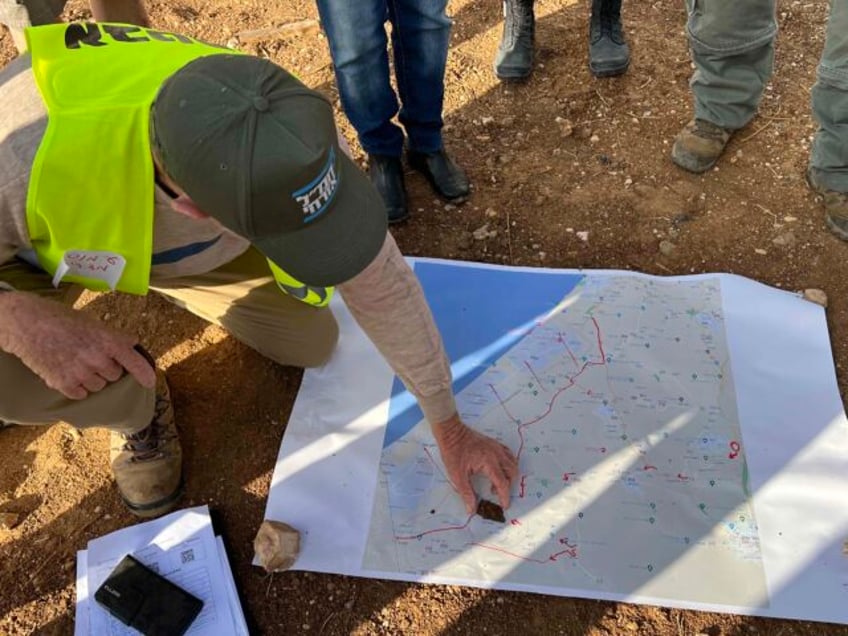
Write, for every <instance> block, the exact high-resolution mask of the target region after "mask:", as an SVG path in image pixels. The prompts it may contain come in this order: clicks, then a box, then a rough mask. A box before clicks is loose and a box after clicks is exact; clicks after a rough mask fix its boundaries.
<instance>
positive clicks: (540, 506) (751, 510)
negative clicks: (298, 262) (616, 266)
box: [266, 259, 848, 623]
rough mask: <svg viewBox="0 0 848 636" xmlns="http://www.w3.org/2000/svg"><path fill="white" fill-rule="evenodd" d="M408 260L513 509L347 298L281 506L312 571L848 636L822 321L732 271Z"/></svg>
mask: <svg viewBox="0 0 848 636" xmlns="http://www.w3.org/2000/svg"><path fill="white" fill-rule="evenodd" d="M412 265H413V269H414V271H415V274H416V276H417V277H418V280H419V281H420V283H421V286H422V289H423V290H424V294H425V296H426V297H427V300H428V304H429V306H430V308H431V310H432V313H433V316H434V318H435V321H436V323H437V326H438V328H439V332H440V333H441V335H442V339H443V341H444V344H445V350H446V352H447V355H448V358H449V359H450V362H451V370H452V373H453V385H452V388H453V392H454V394H455V395H456V396H457V405H458V409H459V411H460V414H461V416H462V418H463V419H464V420H465V421H466V422H467V423H468V424H469V425H470V426H472V427H474V428H475V429H477V430H479V431H482V432H484V433H486V434H488V435H490V436H492V437H495V438H497V439H498V440H500V441H501V442H502V443H504V444H505V445H507V446H508V447H509V448H510V449H512V451H513V452H514V453H515V454H516V455H518V456H519V460H520V462H519V471H520V474H519V477H518V479H517V480H516V481H515V483H514V484H513V488H512V491H511V506H510V507H509V509H508V510H506V511H505V521H504V522H503V523H498V522H496V521H490V520H486V519H484V518H482V517H480V516H477V515H473V516H469V515H468V514H467V513H466V512H465V509H464V506H463V504H462V502H461V500H460V498H459V497H458V496H457V494H456V493H455V492H454V490H453V487H452V485H451V484H450V483H449V481H448V480H447V478H446V477H445V470H444V467H443V464H442V460H441V456H440V454H439V451H438V448H437V446H436V444H435V442H434V439H433V437H432V435H431V433H430V430H429V426H428V425H427V424H426V423H425V422H424V421H423V416H422V413H421V410H420V408H419V407H418V405H417V404H416V402H415V400H414V398H413V397H412V396H411V395H410V394H409V392H408V391H407V390H406V388H405V387H404V386H403V384H402V383H401V382H400V380H399V379H398V378H397V377H396V376H395V374H394V373H393V371H392V369H391V368H390V367H389V365H388V364H387V362H386V361H385V359H383V358H382V356H381V355H380V354H379V353H378V351H377V350H376V348H375V347H374V345H373V344H372V343H371V342H370V341H369V340H368V338H367V337H366V335H365V334H364V333H363V332H362V330H361V329H360V328H359V327H358V326H357V325H356V323H355V321H354V320H353V318H352V316H351V315H350V313H349V312H348V311H347V309H346V307H345V306H344V304H343V303H341V302H340V301H339V300H338V299H337V300H335V301H334V304H333V312H334V313H335V315H336V317H337V319H338V321H339V331H340V340H339V346H338V349H337V351H336V353H335V354H334V355H333V358H332V359H331V360H330V362H329V363H328V364H327V365H326V366H324V367H322V368H320V369H310V370H308V371H307V372H306V373H305V374H304V377H303V383H302V385H301V389H300V391H299V393H298V398H297V400H296V402H295V405H294V409H293V411H292V414H291V418H290V420H289V423H288V426H287V429H286V432H285V436H284V439H283V444H282V447H281V449H280V455H279V459H278V463H277V467H276V469H275V471H274V476H273V478H272V481H271V491H270V494H269V499H268V508H267V510H266V516H267V518H269V519H277V520H279V521H284V522H286V523H289V524H291V525H293V526H294V527H296V528H298V529H300V530H301V532H302V551H301V555H300V556H299V558H298V560H297V562H296V564H295V567H297V568H300V569H306V570H315V571H320V572H336V573H340V574H347V575H354V576H368V577H377V578H385V579H400V580H410V581H426V582H434V583H448V584H461V585H474V586H480V587H488V588H496V589H508V590H523V591H530V592H542V593H546V594H556V595H563V596H578V597H586V598H595V599H611V600H622V601H629V602H636V603H651V604H657V605H665V606H670V607H681V608H694V609H706V610H713V611H730V612H738V613H744V614H756V615H762V616H773V617H787V618H799V619H808V620H822V621H831V622H839V623H848V558H846V556H845V555H843V549H844V548H843V545H844V543H845V541H846V540H847V539H848V419H846V416H845V412H844V409H843V405H842V400H841V397H840V395H839V390H838V386H837V383H836V378H835V375H834V369H833V359H832V354H831V350H830V342H829V338H828V332H827V324H826V321H825V316H824V311H823V310H822V308H821V307H819V306H817V305H814V304H812V303H810V302H807V301H805V300H803V299H802V298H800V297H799V295H797V294H794V293H789V292H786V291H783V290H778V289H773V288H769V287H766V286H764V285H761V284H759V283H756V282H754V281H751V280H747V279H744V278H741V277H738V276H729V275H726V274H714V275H697V276H683V277H655V276H646V275H643V274H637V273H634V272H621V271H575V270H551V269H534V268H512V267H498V266H491V265H480V264H473V263H457V262H450V261H431V260H427V259H414V260H413V261H412ZM475 489H476V491H477V492H478V493H479V494H481V495H482V496H484V497H486V498H488V499H490V500H492V501H495V500H496V497H495V496H494V495H492V494H490V489H489V484H488V483H487V482H486V480H485V479H482V478H478V479H477V481H476V482H475Z"/></svg>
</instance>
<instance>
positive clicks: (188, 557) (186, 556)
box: [180, 550, 194, 565]
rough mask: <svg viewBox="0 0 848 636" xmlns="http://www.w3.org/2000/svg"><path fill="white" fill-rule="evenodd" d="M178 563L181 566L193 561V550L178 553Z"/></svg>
mask: <svg viewBox="0 0 848 636" xmlns="http://www.w3.org/2000/svg"><path fill="white" fill-rule="evenodd" d="M180 561H181V562H182V564H183V565H185V564H186V563H191V562H192V561H194V550H183V551H182V552H180Z"/></svg>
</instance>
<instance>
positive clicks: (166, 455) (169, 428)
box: [110, 371, 182, 517]
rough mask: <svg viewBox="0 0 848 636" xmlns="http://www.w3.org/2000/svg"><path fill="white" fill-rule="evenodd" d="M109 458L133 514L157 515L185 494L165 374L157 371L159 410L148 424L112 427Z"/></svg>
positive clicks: (157, 408)
mask: <svg viewBox="0 0 848 636" xmlns="http://www.w3.org/2000/svg"><path fill="white" fill-rule="evenodd" d="M110 446H111V448H110V460H111V463H112V473H113V474H114V475H115V483H116V484H117V486H118V491H119V492H120V493H121V499H123V500H124V503H125V504H126V505H127V507H128V508H129V509H130V512H132V513H133V514H134V515H137V516H139V517H158V516H159V515H161V514H164V513H165V512H168V510H170V509H171V508H172V507H173V506H174V504H175V503H176V502H177V499H179V497H180V495H181V494H182V448H181V447H180V439H179V436H178V434H177V426H176V423H175V422H174V408H173V406H172V404H171V393H170V391H169V390H168V383H167V382H166V381H165V374H164V373H163V372H161V371H157V372H156V410H155V412H154V415H153V420H152V421H151V422H150V425H149V426H148V427H147V428H144V429H142V430H140V431H139V432H137V433H134V434H132V435H124V434H121V433H118V432H116V431H112V433H111V435H110Z"/></svg>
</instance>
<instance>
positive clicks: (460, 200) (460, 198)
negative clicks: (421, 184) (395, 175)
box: [409, 161, 471, 203]
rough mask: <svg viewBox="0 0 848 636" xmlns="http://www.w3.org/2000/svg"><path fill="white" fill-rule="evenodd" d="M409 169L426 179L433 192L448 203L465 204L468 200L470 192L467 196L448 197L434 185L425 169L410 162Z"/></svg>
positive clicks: (434, 181)
mask: <svg viewBox="0 0 848 636" xmlns="http://www.w3.org/2000/svg"><path fill="white" fill-rule="evenodd" d="M409 167H410V168H412V169H413V170H415V171H416V172H418V173H420V174H421V175H422V176H423V177H424V178H425V179H427V183H429V184H430V187H431V188H432V189H433V192H435V193H436V194H438V195H439V196H440V197H442V198H443V199H444V200H445V201H449V202H451V203H465V202H466V201H467V200H468V197H470V196H471V193H470V192H469V193H468V194H460V195H458V196H455V197H452V196H449V195H447V194H445V193H444V192H442V191H441V190H439V187H438V186H437V185H436V180H435V179H433V177H432V176H430V171H429V170H427V168H426V167H419V166H416V165H415V164H414V163H412V161H410V162H409Z"/></svg>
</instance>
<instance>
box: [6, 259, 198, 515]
mask: <svg viewBox="0 0 848 636" xmlns="http://www.w3.org/2000/svg"><path fill="white" fill-rule="evenodd" d="M0 277H2V280H3V281H4V282H7V283H9V284H10V285H12V286H13V287H14V288H15V289H17V290H19V291H26V292H32V293H35V294H38V295H39V296H43V297H47V298H51V299H52V300H55V301H56V302H62V303H65V304H68V305H70V304H72V303H73V302H74V300H75V299H76V298H77V297H78V296H79V294H80V292H81V291H82V290H81V288H80V287H77V286H71V285H61V286H60V287H59V288H58V289H54V288H53V286H52V281H51V278H50V277H49V276H48V275H47V274H45V273H44V272H42V271H40V270H36V269H34V268H32V267H30V266H29V265H27V264H25V263H22V262H12V263H8V264H6V265H2V266H0ZM151 364H153V361H151ZM0 420H2V421H3V422H7V423H14V424H25V425H49V424H54V423H56V422H59V421H62V422H67V423H68V424H71V425H73V426H76V427H78V428H89V427H102V428H108V429H109V430H110V431H111V439H110V445H111V453H110V461H111V465H112V472H113V473H114V476H115V481H116V483H117V486H118V490H119V492H120V493H121V497H122V498H123V500H124V502H125V503H126V504H127V506H128V507H129V508H130V510H131V511H132V512H133V513H134V514H136V515H139V516H144V517H149V516H156V515H158V514H162V513H163V512H166V511H167V510H169V509H170V508H171V507H172V506H173V505H174V503H175V502H176V500H177V498H178V497H179V495H180V492H181V487H180V486H181V475H182V452H181V449H180V443H179V439H178V438H177V431H176V426H175V424H174V418H173V409H172V408H171V404H170V395H169V393H168V387H167V384H166V383H165V380H164V376H163V375H161V374H160V377H159V381H158V382H157V387H156V389H155V390H153V389H146V388H144V387H143V386H141V385H140V384H139V383H138V382H137V381H136V380H135V379H134V378H133V377H132V376H130V375H124V376H123V377H122V378H121V379H119V380H117V381H116V382H110V383H109V384H107V385H106V387H105V388H103V389H102V390H100V391H97V392H96V393H92V394H90V395H89V396H88V397H86V398H85V399H82V400H71V399H69V398H67V397H65V396H64V395H63V394H62V393H60V392H59V391H56V390H54V389H51V388H50V387H48V386H47V385H46V384H45V383H44V381H43V380H42V379H41V378H40V377H38V376H37V375H36V374H35V373H33V372H32V371H31V370H30V369H29V368H28V367H27V366H26V365H24V364H23V363H22V362H21V361H20V360H19V359H18V358H17V357H15V356H13V355H11V354H8V353H4V352H0Z"/></svg>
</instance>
